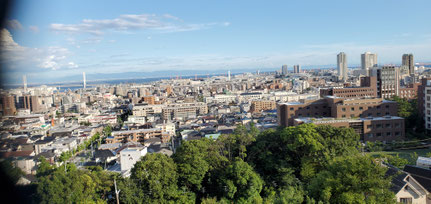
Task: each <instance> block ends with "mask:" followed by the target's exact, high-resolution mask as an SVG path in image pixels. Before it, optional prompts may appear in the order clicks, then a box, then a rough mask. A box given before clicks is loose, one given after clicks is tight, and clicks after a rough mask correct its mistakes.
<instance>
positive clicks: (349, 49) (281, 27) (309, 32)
mask: <svg viewBox="0 0 431 204" xmlns="http://www.w3.org/2000/svg"><path fill="white" fill-rule="evenodd" d="M83 4H84V3H83V2H79V1H78V2H62V3H59V2H55V1H40V2H38V3H32V2H30V3H27V4H24V3H23V2H18V3H16V4H15V8H14V10H13V11H12V12H11V15H10V16H9V17H8V22H7V25H6V28H5V29H4V30H2V42H3V43H2V44H3V49H2V50H4V52H5V53H4V54H5V56H6V57H5V58H4V59H3V60H2V64H3V65H5V66H3V67H5V75H7V79H6V81H5V82H6V83H14V84H19V83H21V81H22V76H23V75H26V76H27V80H28V83H37V82H38V83H44V82H52V81H55V79H57V78H62V79H64V78H67V77H68V76H73V75H81V74H82V72H86V73H87V76H89V77H90V78H88V79H87V80H93V79H92V78H91V76H92V75H97V74H99V73H104V74H105V73H108V74H113V73H123V72H154V71H160V70H164V71H168V70H201V69H206V70H231V71H232V72H235V71H236V70H240V69H242V70H244V69H249V70H250V71H256V70H263V69H274V70H275V69H279V67H280V66H281V65H283V64H287V65H288V66H289V67H290V68H291V67H292V66H293V65H295V64H300V65H301V67H302V68H304V69H307V67H310V66H331V67H334V68H335V67H336V64H335V63H334V60H333V59H334V56H336V54H337V53H339V52H344V53H346V55H348V56H349V64H348V66H359V65H360V64H361V56H360V55H361V54H362V53H364V52H368V51H369V52H371V53H376V54H378V56H379V64H401V56H402V55H403V54H404V53H413V54H414V55H415V62H430V61H431V59H429V54H430V51H429V49H428V48H429V47H430V46H431V29H430V28H428V27H424V26H422V25H425V24H426V6H424V4H429V2H426V1H414V2H412V3H410V4H409V5H403V6H400V5H397V4H393V5H387V4H385V3H382V2H378V3H375V4H374V6H373V8H371V9H372V10H376V11H379V12H369V13H370V15H367V16H366V17H363V16H357V15H355V14H357V13H358V12H359V11H360V10H361V8H364V7H365V6H366V5H367V3H349V4H347V5H339V4H337V3H336V2H333V3H327V2H325V3H323V2H312V3H308V4H307V3H295V4H292V3H287V2H274V3H273V4H270V5H267V4H263V3H257V2H247V4H244V3H243V2H236V3H231V2H229V4H228V3H227V2H225V3H221V4H217V5H212V4H204V5H201V3H200V2H189V3H187V4H184V3H171V4H170V5H166V4H158V3H152V4H151V8H149V7H147V6H146V2H130V3H129V4H127V5H126V4H121V5H118V4H113V2H110V1H108V2H106V3H105V2H104V6H105V7H106V10H104V12H93V10H92V9H94V8H96V7H97V6H99V5H100V4H101V2H99V1H92V2H86V3H85V6H86V8H85V9H82V5H83ZM54 8H55V10H54ZM198 8H199V9H198ZM322 8H324V9H323V10H325V12H326V13H325V15H322V14H321V12H320V9H322ZM340 8H344V10H343V11H342V12H341V13H337V14H335V13H336V12H335V11H338V9H340ZM77 9H79V10H80V12H79V14H77V13H74V11H75V10H77ZM238 9H241V15H238V14H237V13H236V11H237V10H238ZM404 9H410V10H414V11H415V12H412V14H411V15H409V16H391V18H386V17H383V16H385V15H386V14H390V13H394V12H395V13H396V12H398V11H399V12H401V11H402V10H404ZM41 11H42V12H41ZM283 11H286V12H283ZM304 11H307V12H304ZM301 12H304V13H301ZM40 13H43V15H40ZM220 14H222V15H220ZM339 15H343V18H344V19H343V20H342V22H340V23H345V24H350V25H351V24H354V25H355V26H348V27H346V28H344V29H343V28H340V26H339V25H337V24H334V23H333V22H334V21H336V20H338V16H339ZM298 16H301V17H298ZM295 19H297V20H295ZM299 20H300V21H299ZM403 22H412V23H413V24H412V25H414V27H416V28H417V29H415V30H411V31H406V30H399V29H397V24H402V23H403ZM382 25H385V26H382ZM377 28H378V29H377ZM367 29H368V30H367ZM357 30H367V32H362V33H358V32H357ZM293 31H295V32H293ZM317 31H318V32H319V35H315V33H316V32H317ZM251 42H253V43H251Z"/></svg>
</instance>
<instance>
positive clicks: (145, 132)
mask: <svg viewBox="0 0 431 204" xmlns="http://www.w3.org/2000/svg"><path fill="white" fill-rule="evenodd" d="M156 137H157V138H160V140H161V141H162V142H163V143H166V142H169V141H170V139H171V137H170V134H169V133H167V132H163V130H162V129H160V128H152V129H139V130H122V131H114V132H112V136H110V137H108V138H106V143H107V144H113V143H127V142H140V143H143V142H144V141H145V140H148V139H151V138H156Z"/></svg>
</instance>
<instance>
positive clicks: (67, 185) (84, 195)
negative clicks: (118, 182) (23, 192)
mask: <svg viewBox="0 0 431 204" xmlns="http://www.w3.org/2000/svg"><path fill="white" fill-rule="evenodd" d="M96 178H98V177H97V176H96V175H92V173H91V172H90V171H88V170H78V169H77V168H76V167H75V166H74V165H73V164H71V165H68V168H67V172H64V170H63V169H62V168H58V169H55V171H54V172H52V173H51V174H48V175H45V176H40V177H39V178H38V179H39V181H38V184H37V189H36V195H37V199H38V202H39V203H94V202H101V201H102V198H101V192H100V191H98V188H100V186H99V187H98V185H102V183H98V181H97V179H96Z"/></svg>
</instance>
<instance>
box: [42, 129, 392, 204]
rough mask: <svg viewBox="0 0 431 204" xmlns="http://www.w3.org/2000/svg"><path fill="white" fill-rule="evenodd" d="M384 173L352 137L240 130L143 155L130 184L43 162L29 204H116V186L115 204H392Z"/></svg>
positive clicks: (348, 133) (335, 132)
mask: <svg viewBox="0 0 431 204" xmlns="http://www.w3.org/2000/svg"><path fill="white" fill-rule="evenodd" d="M385 172H386V168H385V167H382V166H381V165H380V164H378V163H377V162H375V161H374V160H373V159H372V158H371V157H369V156H365V155H363V154H361V152H360V143H359V135H357V134H356V133H355V132H354V131H353V129H349V128H334V127H330V126H315V125H313V124H305V125H300V126H296V127H288V128H283V129H281V128H280V129H277V130H267V131H264V132H259V131H258V129H257V128H255V127H254V126H253V125H252V126H251V127H250V128H246V127H244V126H239V127H237V129H236V130H235V131H234V133H233V134H230V135H222V136H220V137H219V138H218V139H217V140H210V139H206V138H202V139H200V140H192V141H188V142H183V144H182V145H181V147H179V148H178V149H177V151H176V153H175V154H174V155H173V156H172V157H169V156H166V155H163V154H147V155H146V156H144V157H143V158H142V160H141V161H139V162H137V163H136V165H135V167H134V168H133V169H132V172H131V176H130V178H122V177H120V176H119V175H118V174H114V173H109V172H106V171H103V170H102V169H101V168H100V167H94V168H89V169H87V170H79V169H77V168H76V167H75V166H74V165H73V164H68V166H67V167H66V168H65V166H60V167H58V168H54V167H52V166H51V165H49V164H48V163H47V162H46V161H45V160H44V159H43V158H42V159H41V160H40V164H39V170H38V173H37V178H38V183H37V184H36V185H37V187H36V192H35V194H34V201H36V202H38V203H105V202H108V203H115V202H116V200H115V193H114V192H115V191H114V179H115V180H116V184H117V188H118V189H119V190H120V193H119V200H120V202H121V203H394V202H395V196H394V194H393V193H392V192H391V191H390V190H389V187H390V185H391V182H390V178H388V177H386V176H385Z"/></svg>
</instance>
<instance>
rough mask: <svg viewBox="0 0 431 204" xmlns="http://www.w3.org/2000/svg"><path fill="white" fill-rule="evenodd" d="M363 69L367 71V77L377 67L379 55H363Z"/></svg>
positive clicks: (367, 53) (368, 53) (369, 53)
mask: <svg viewBox="0 0 431 204" xmlns="http://www.w3.org/2000/svg"><path fill="white" fill-rule="evenodd" d="M361 67H362V70H366V73H367V75H369V71H370V70H371V69H372V68H373V67H377V54H373V53H371V52H366V53H364V54H361Z"/></svg>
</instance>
